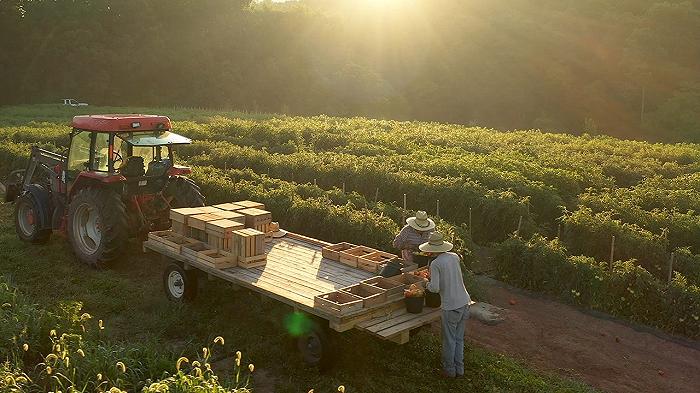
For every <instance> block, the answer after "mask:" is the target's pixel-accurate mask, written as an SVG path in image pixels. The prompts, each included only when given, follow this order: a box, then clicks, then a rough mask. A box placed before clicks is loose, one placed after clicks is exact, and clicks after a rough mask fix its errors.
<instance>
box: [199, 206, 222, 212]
mask: <svg viewBox="0 0 700 393" xmlns="http://www.w3.org/2000/svg"><path fill="white" fill-rule="evenodd" d="M197 209H201V210H202V213H216V212H218V211H220V210H221V209H217V208H215V207H214V206H203V207H198V208H197Z"/></svg>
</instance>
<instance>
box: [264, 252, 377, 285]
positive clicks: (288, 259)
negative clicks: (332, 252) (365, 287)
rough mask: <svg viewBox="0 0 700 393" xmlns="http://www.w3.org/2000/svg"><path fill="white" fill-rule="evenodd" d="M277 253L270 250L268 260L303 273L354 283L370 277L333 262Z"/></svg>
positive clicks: (301, 255) (362, 272)
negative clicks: (351, 280) (313, 273)
mask: <svg viewBox="0 0 700 393" xmlns="http://www.w3.org/2000/svg"><path fill="white" fill-rule="evenodd" d="M278 251H279V250H270V251H269V252H268V254H267V255H268V259H269V260H277V261H279V263H282V264H286V265H288V266H290V267H293V268H296V269H303V270H305V271H313V272H320V273H324V274H327V275H334V276H346V277H348V278H352V279H353V280H354V281H361V280H366V279H367V278H370V277H372V275H371V274H369V273H366V272H364V271H360V270H357V269H352V268H349V267H347V266H344V265H340V264H339V263H337V262H334V261H330V260H326V259H324V260H318V261H316V260H312V259H305V258H304V257H306V258H308V255H304V254H293V253H291V252H289V253H284V252H278ZM316 262H320V263H316Z"/></svg>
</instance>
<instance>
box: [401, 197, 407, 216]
mask: <svg viewBox="0 0 700 393" xmlns="http://www.w3.org/2000/svg"><path fill="white" fill-rule="evenodd" d="M401 217H402V219H401V221H404V220H406V194H403V214H402V216H401Z"/></svg>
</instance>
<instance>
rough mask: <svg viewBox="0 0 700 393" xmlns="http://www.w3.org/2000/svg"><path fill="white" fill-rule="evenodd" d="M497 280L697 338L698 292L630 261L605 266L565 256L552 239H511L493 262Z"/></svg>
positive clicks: (699, 330) (699, 328)
mask: <svg viewBox="0 0 700 393" xmlns="http://www.w3.org/2000/svg"><path fill="white" fill-rule="evenodd" d="M495 261H496V269H497V274H498V276H499V277H500V278H501V279H502V280H504V281H506V282H508V283H510V284H513V285H515V286H518V287H520V288H525V289H529V290H533V291H537V292H542V293H547V294H550V295H554V296H557V297H558V298H560V299H563V300H565V301H567V302H569V303H572V304H575V305H578V306H582V307H586V308H591V309H594V310H599V311H603V312H606V313H609V314H612V315H615V316H617V317H620V318H623V319H626V320H630V321H635V322H638V323H642V324H645V325H650V326H654V327H657V328H659V329H662V330H664V331H667V332H669V333H672V334H679V335H683V336H686V337H690V338H693V339H697V338H700V321H699V319H700V288H699V287H698V286H696V285H692V284H690V283H688V281H687V279H686V278H685V277H684V276H683V274H681V273H675V275H674V278H673V280H672V281H671V282H670V283H666V282H664V281H661V280H659V279H657V278H656V277H654V276H653V275H652V274H651V273H649V272H648V271H647V270H646V269H644V268H643V267H641V266H639V265H637V264H636V263H635V262H634V261H619V260H618V261H616V262H615V263H614V264H613V268H612V270H611V269H610V268H609V265H608V263H607V262H599V261H597V260H596V259H595V258H591V257H586V256H570V254H569V250H567V249H566V248H565V246H564V245H563V244H562V243H560V242H559V241H558V240H551V241H550V240H547V239H545V238H543V237H541V236H535V237H533V238H531V239H530V240H524V239H522V238H518V237H513V238H510V239H508V240H506V241H505V242H503V243H501V244H500V245H499V247H498V253H497V256H496V258H495Z"/></svg>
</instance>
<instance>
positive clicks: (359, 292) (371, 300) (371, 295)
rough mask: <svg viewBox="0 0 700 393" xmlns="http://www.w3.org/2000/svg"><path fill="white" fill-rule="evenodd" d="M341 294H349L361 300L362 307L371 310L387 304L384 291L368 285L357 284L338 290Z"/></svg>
mask: <svg viewBox="0 0 700 393" xmlns="http://www.w3.org/2000/svg"><path fill="white" fill-rule="evenodd" d="M340 291H341V292H347V293H351V294H353V295H355V296H359V297H361V298H362V307H364V308H372V307H374V306H378V305H380V304H383V303H386V302H387V295H386V290H385V289H383V288H378V287H375V286H372V285H369V284H365V283H362V282H361V283H359V284H355V285H352V286H349V287H345V288H340Z"/></svg>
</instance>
